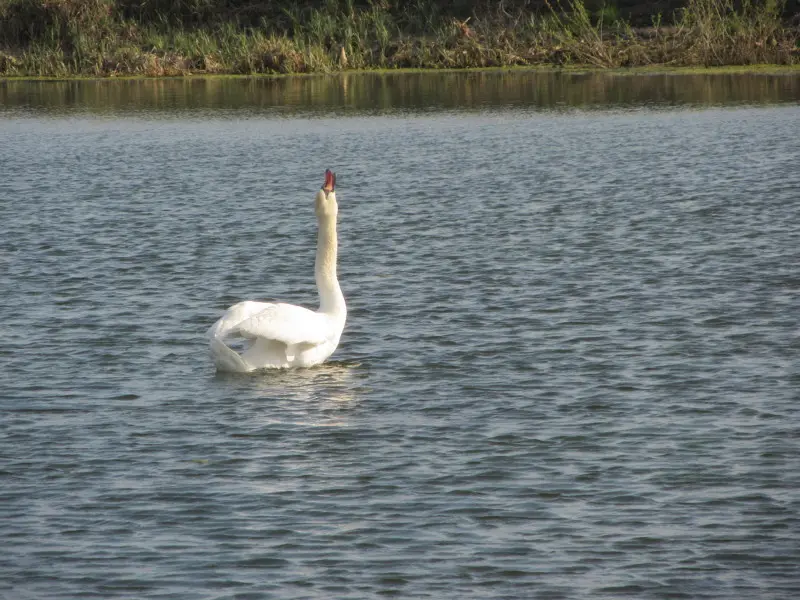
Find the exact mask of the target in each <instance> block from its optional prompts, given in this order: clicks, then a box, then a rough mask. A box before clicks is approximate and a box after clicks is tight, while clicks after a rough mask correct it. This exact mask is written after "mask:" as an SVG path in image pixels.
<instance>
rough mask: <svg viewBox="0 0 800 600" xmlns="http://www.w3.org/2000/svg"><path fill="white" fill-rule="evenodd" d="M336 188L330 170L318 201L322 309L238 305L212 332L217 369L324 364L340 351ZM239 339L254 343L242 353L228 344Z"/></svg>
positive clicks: (344, 315) (341, 322)
mask: <svg viewBox="0 0 800 600" xmlns="http://www.w3.org/2000/svg"><path fill="white" fill-rule="evenodd" d="M335 185H336V175H335V174H334V173H332V172H331V171H330V170H327V171H325V184H324V185H323V186H322V189H321V190H319V191H318V192H317V196H316V199H315V208H316V213H317V224H318V227H319V233H318V238H317V258H316V263H315V265H314V274H315V276H316V280H317V289H318V290H319V310H318V311H317V312H313V311H311V310H308V309H307V308H303V307H301V306H294V305H292V304H283V303H271V302H252V301H250V300H247V301H245V302H239V303H238V304H234V305H233V306H231V307H230V308H229V309H228V310H227V311H226V312H225V314H224V315H222V317H221V318H220V319H219V320H218V321H217V322H216V323H214V325H212V326H211V328H210V329H209V330H208V337H209V339H210V342H211V356H212V358H213V360H214V363H215V364H216V366H217V369H219V370H221V371H233V372H238V373H247V372H249V371H255V370H257V369H270V368H272V369H280V368H288V367H311V366H314V365H318V364H320V363H322V362H324V361H325V359H327V358H328V357H329V356H330V355H331V354H333V351H334V350H336V346H338V345H339V337H340V336H341V335H342V330H343V329H344V322H345V319H346V318H347V307H346V306H345V302H344V296H343V295H342V290H341V288H340V287H339V281H338V279H337V278H336V255H337V239H336V215H337V214H338V212H339V206H338V204H336V193H335V192H334V187H335ZM237 338H238V339H244V340H245V343H247V344H249V346H248V347H247V349H246V350H244V351H243V352H241V353H239V352H237V351H235V350H234V349H233V348H231V346H230V344H229V342H231V341H233V340H236V339H237Z"/></svg>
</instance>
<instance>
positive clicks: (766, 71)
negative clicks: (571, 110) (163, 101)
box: [0, 64, 800, 84]
mask: <svg viewBox="0 0 800 600" xmlns="http://www.w3.org/2000/svg"><path fill="white" fill-rule="evenodd" d="M459 73H464V74H466V73H546V74H554V73H563V74H567V75H584V74H592V75H602V74H605V75H610V76H623V77H624V76H644V75H676V76H680V75H797V76H800V64H793V65H776V64H755V65H723V66H713V67H698V66H678V67H676V66H664V65H648V66H641V67H620V68H600V67H594V66H591V65H569V66H551V65H514V66H508V67H465V68H460V69H459V68H441V69H436V68H398V69H349V70H345V71H334V72H331V73H249V74H242V73H203V72H195V73H186V74H182V75H146V74H126V75H113V76H107V75H64V76H30V75H11V76H8V75H0V84H2V83H5V82H11V81H13V82H26V81H27V82H70V81H82V82H90V81H95V82H96V81H109V82H110V81H161V80H171V81H181V80H183V81H190V80H196V79H242V80H244V79H311V78H328V77H330V78H344V77H348V76H351V75H352V76H364V75H377V76H387V75H418V74H459Z"/></svg>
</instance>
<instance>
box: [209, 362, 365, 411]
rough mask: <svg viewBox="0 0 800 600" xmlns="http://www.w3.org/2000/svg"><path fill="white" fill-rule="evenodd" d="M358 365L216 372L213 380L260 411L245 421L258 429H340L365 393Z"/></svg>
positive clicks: (360, 368)
mask: <svg viewBox="0 0 800 600" xmlns="http://www.w3.org/2000/svg"><path fill="white" fill-rule="evenodd" d="M365 375H366V371H365V369H364V368H363V367H362V365H361V363H359V362H353V361H329V362H327V363H324V364H322V365H319V366H317V367H313V368H310V369H280V370H274V369H268V370H261V371H254V372H251V373H247V374H241V373H225V372H217V373H216V374H215V380H216V381H218V382H224V383H226V384H233V385H235V387H236V388H238V389H239V391H240V393H241V394H244V395H245V396H246V397H247V399H248V400H253V399H257V401H258V405H257V406H258V407H259V408H263V409H264V410H258V411H250V414H249V416H248V418H252V419H254V420H256V421H258V422H259V423H260V424H261V425H266V424H274V423H283V424H287V425H301V426H313V427H341V426H345V425H347V422H346V417H347V415H348V413H349V411H350V409H352V408H354V407H355V406H356V405H357V404H358V401H359V398H360V396H361V395H362V393H363V392H364V391H365V390H366V388H365V387H364V386H363V384H362V383H360V380H363V379H364V377H365Z"/></svg>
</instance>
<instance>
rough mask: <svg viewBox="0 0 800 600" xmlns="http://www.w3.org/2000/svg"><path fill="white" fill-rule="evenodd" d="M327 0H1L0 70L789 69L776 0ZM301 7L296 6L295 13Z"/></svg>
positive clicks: (793, 32) (787, 38)
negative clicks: (589, 1) (647, 10)
mask: <svg viewBox="0 0 800 600" xmlns="http://www.w3.org/2000/svg"><path fill="white" fill-rule="evenodd" d="M454 4H458V3H437V2H433V1H431V0H413V1H411V2H407V3H389V2H387V1H385V0H372V1H371V0H364V1H360V2H357V1H356V0H324V1H318V2H315V3H314V5H313V6H309V5H308V4H307V3H304V4H302V5H301V4H300V3H290V2H283V3H281V2H262V3H259V2H250V3H245V2H236V1H234V0H227V1H225V0H151V1H150V2H133V1H131V0H0V76H43V77H47V76H49V77H67V76H89V77H97V76H100V77H105V76H177V75H187V74H290V73H330V72H338V71H344V70H364V69H407V68H415V69H464V68H486V67H512V66H536V65H545V66H558V67H570V66H579V67H593V68H603V69H619V68H630V67H647V66H656V67H658V66H661V67H677V66H689V67H701V66H702V67H711V66H724V65H756V64H774V65H793V64H797V63H798V62H800V43H798V31H797V28H796V27H794V28H793V27H792V26H791V25H789V24H788V23H787V22H784V21H783V20H782V10H783V4H782V2H780V1H778V0H761V1H756V0H740V1H739V2H737V3H736V4H734V2H733V0H687V2H686V4H685V6H684V8H683V9H682V10H680V11H678V12H677V13H676V14H674V15H669V16H668V18H667V17H664V16H662V15H653V16H652V19H651V21H652V24H653V26H652V27H648V28H634V27H633V26H631V24H630V23H628V22H627V21H625V20H624V19H622V18H621V17H620V16H619V11H618V10H617V9H616V7H615V5H612V4H608V5H604V6H603V7H602V8H601V9H600V10H595V11H590V10H589V9H588V8H587V6H586V5H585V4H584V3H583V2H582V1H580V0H563V1H562V0H549V2H548V4H547V6H546V8H545V9H544V10H541V11H538V12H530V11H529V10H526V9H524V3H512V4H513V5H517V4H520V5H521V6H523V8H518V9H514V10H512V9H508V8H506V7H505V5H504V4H503V3H484V4H480V5H479V4H477V3H475V5H474V6H475V7H479V6H482V7H484V8H483V9H482V10H478V9H477V8H476V9H475V10H473V11H472V12H471V14H456V13H454V12H452V11H451V12H448V11H446V10H445V8H446V7H448V6H451V5H454ZM300 6H303V8H300Z"/></svg>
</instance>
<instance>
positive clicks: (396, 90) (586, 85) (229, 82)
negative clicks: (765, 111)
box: [0, 71, 800, 114]
mask: <svg viewBox="0 0 800 600" xmlns="http://www.w3.org/2000/svg"><path fill="white" fill-rule="evenodd" d="M798 100H800V74H789V73H787V74H709V75H705V74H652V75H621V74H614V73H567V72H550V71H548V72H541V71H485V72H448V73H430V72H426V73H395V74H391V73H389V74H377V73H365V74H343V75H335V76H302V77H284V78H265V77H257V78H187V79H141V80H93V81H0V113H2V112H4V111H9V110H11V111H20V110H21V111H40V110H45V111H56V112H58V111H62V110H74V109H79V110H85V111H89V112H99V113H117V112H122V113H129V112H141V111H153V110H156V111H166V110H168V111H173V110H177V111H195V110H202V109H249V110H254V111H259V112H261V111H274V112H276V113H278V114H284V113H285V114H297V113H308V112H320V111H321V112H346V111H375V110H380V111H386V110H390V109H391V110H415V109H421V108H430V107H439V108H459V109H464V108H473V109H480V108H486V107H500V106H536V107H541V108H569V107H581V108H586V107H592V106H609V105H612V106H630V105H642V104H647V105H659V104H663V105H675V104H679V105H687V104H688V105H715V104H723V103H724V104H731V103H734V104H735V103H743V104H770V103H780V102H796V101H798Z"/></svg>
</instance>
